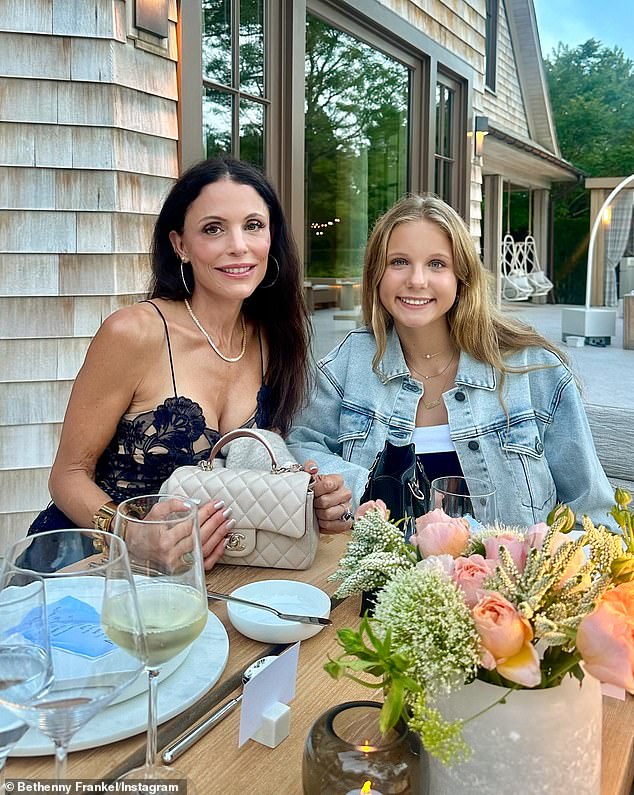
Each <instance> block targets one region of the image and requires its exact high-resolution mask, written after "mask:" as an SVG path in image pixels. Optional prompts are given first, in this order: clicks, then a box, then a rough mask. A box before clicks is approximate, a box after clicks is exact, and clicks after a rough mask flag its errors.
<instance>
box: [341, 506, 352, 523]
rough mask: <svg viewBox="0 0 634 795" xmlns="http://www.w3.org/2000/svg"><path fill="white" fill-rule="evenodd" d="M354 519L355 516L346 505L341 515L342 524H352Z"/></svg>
mask: <svg viewBox="0 0 634 795" xmlns="http://www.w3.org/2000/svg"><path fill="white" fill-rule="evenodd" d="M353 519H354V514H353V513H352V511H351V510H350V508H349V507H348V506H347V505H346V509H345V511H344V512H343V513H342V514H341V517H340V519H339V521H340V522H351V521H352V520H353Z"/></svg>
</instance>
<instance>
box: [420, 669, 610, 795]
mask: <svg viewBox="0 0 634 795" xmlns="http://www.w3.org/2000/svg"><path fill="white" fill-rule="evenodd" d="M501 695H503V690H502V688H500V687H496V686H495V685H490V684H488V683H486V682H481V681H479V680H476V681H475V682H473V683H471V684H469V685H466V686H465V687H464V688H462V689H460V690H457V691H454V692H453V693H451V694H450V695H449V696H448V697H446V698H443V699H442V700H439V701H438V702H437V703H438V707H439V708H440V710H441V713H442V714H443V716H444V717H446V718H450V719H456V718H463V719H465V720H467V719H468V718H469V717H471V716H473V715H476V714H477V713H478V712H480V711H481V710H484V709H485V708H486V707H488V706H489V705H491V704H493V703H494V702H495V701H496V700H497V699H499V698H500V696H501ZM601 710H602V699H601V686H600V684H599V682H598V681H597V680H596V679H593V678H592V677H590V676H587V675H586V676H585V677H584V679H583V683H582V684H581V685H580V684H579V682H578V680H577V679H574V678H573V677H572V676H566V677H565V678H564V680H563V682H562V684H561V685H559V686H558V687H553V688H548V689H545V690H514V691H513V692H512V693H511V694H510V695H509V696H508V698H507V700H506V703H504V704H496V706H494V707H492V708H491V709H489V710H487V711H486V712H484V714H482V715H480V716H479V717H477V718H475V719H474V720H471V721H469V722H467V723H466V724H465V726H464V729H463V736H464V739H465V741H466V743H467V744H468V746H469V747H470V748H471V749H472V753H471V756H470V758H469V759H468V761H466V762H464V763H461V764H454V765H453V766H444V765H443V764H442V763H441V762H439V761H438V760H437V759H435V758H434V757H430V789H429V792H430V795H473V793H478V795H562V793H565V792H570V793H573V792H574V793H575V795H599V793H600V790H601Z"/></svg>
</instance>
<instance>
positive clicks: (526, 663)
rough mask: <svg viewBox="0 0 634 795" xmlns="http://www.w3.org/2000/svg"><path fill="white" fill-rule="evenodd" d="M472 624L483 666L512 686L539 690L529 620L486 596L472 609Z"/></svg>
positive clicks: (493, 595) (491, 595) (507, 604)
mask: <svg viewBox="0 0 634 795" xmlns="http://www.w3.org/2000/svg"><path fill="white" fill-rule="evenodd" d="M473 620H474V622H475V626H476V630H477V631H478V634H479V635H480V640H481V642H482V648H483V655H482V665H483V666H484V667H485V668H489V669H492V668H495V669H496V670H497V672H498V673H499V674H500V675H501V676H503V677H504V678H505V679H508V680H509V681H510V682H517V684H519V685H522V686H523V687H536V686H537V685H538V684H539V683H540V681H541V672H540V669H539V657H538V656H537V651H536V649H535V647H534V646H533V644H532V643H531V641H532V639H533V630H532V627H531V625H530V623H529V622H528V621H527V619H526V618H524V617H523V616H520V614H519V613H518V612H517V610H516V609H515V607H513V605H512V604H511V603H510V602H509V601H508V599H505V598H504V597H503V596H500V594H498V593H495V592H491V591H489V592H487V593H485V594H484V596H483V597H482V598H481V599H480V601H479V602H478V603H477V604H476V606H475V607H474V608H473Z"/></svg>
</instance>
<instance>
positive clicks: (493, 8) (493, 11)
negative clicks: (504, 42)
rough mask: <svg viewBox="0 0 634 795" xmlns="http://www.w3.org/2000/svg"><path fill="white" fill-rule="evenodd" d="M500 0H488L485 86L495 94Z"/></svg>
mask: <svg viewBox="0 0 634 795" xmlns="http://www.w3.org/2000/svg"><path fill="white" fill-rule="evenodd" d="M499 19H500V6H499V0H486V22H485V44H484V47H485V56H484V60H485V69H484V85H485V88H487V89H488V90H489V91H492V92H495V89H496V79H497V62H498V28H499Z"/></svg>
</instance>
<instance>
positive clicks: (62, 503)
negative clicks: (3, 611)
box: [29, 157, 349, 568]
mask: <svg viewBox="0 0 634 795" xmlns="http://www.w3.org/2000/svg"><path fill="white" fill-rule="evenodd" d="M152 270H153V278H152V284H151V289H150V297H149V299H148V300H146V301H142V302H141V303H138V304H135V305H133V306H128V307H125V308H123V309H120V310H118V311H117V312H114V313H113V314H112V315H110V317H108V318H107V319H106V320H105V321H104V323H103V325H102V326H101V328H100V329H99V331H98V332H97V334H96V335H95V337H94V339H93V341H92V342H91V345H90V347H89V349H88V352H87V354H86V359H85V361H84V364H83V366H82V368H81V370H80V372H79V374H78V375H77V379H76V381H75V385H74V387H73V391H72V394H71V397H70V401H69V404H68V409H67V412H66V417H65V420H64V426H63V428H62V435H61V439H60V444H59V449H58V452H57V456H56V459H55V462H54V464H53V468H52V471H51V476H50V479H49V488H50V492H51V495H52V497H53V500H54V502H53V503H52V504H51V505H49V507H48V508H47V509H46V511H44V512H43V513H42V514H40V516H39V517H38V518H37V519H36V521H35V522H34V524H33V526H32V527H31V530H30V531H29V532H38V531H42V530H49V529H54V528H59V527H70V526H73V525H74V526H78V527H93V526H94V527H95V528H100V529H104V528H105V529H108V528H109V526H110V522H111V520H112V518H113V516H114V514H115V512H116V505H117V503H119V502H121V501H122V500H125V499H128V498H130V497H135V496H140V495H143V494H152V493H156V492H157V491H158V490H159V488H160V486H161V484H162V483H163V481H164V480H166V478H167V477H169V475H170V474H171V473H172V471H173V470H174V469H175V468H176V467H179V466H183V465H185V464H196V463H198V462H199V461H200V460H202V459H204V458H205V457H207V456H208V454H209V452H210V449H211V447H212V446H213V445H214V443H215V442H216V441H217V440H218V438H219V437H220V435H221V434H223V433H226V432H227V431H230V430H233V429H235V428H238V427H245V426H257V427H260V428H269V429H274V430H276V431H279V432H280V433H282V434H285V433H286V432H287V431H288V429H289V427H290V422H291V418H292V416H293V413H294V412H295V411H296V410H297V409H298V408H299V407H300V404H301V403H302V400H303V397H304V393H305V387H306V379H307V352H308V315H307V311H306V307H305V303H304V298H303V286H302V267H301V263H300V260H299V256H298V253H297V249H296V246H295V243H294V241H293V238H292V235H291V232H290V230H289V228H288V225H287V222H286V219H285V218H284V214H283V212H282V208H281V206H280V203H279V200H278V198H277V196H276V195H275V192H274V190H273V188H272V187H271V185H270V184H269V183H268V182H267V180H266V179H265V177H264V176H263V175H262V174H261V173H260V172H259V171H258V170H257V169H255V168H254V167H253V166H251V165H249V164H247V163H243V162H241V161H238V160H234V159H232V158H229V157H223V158H217V159H212V160H206V161H203V162H201V163H198V164H196V165H194V166H193V167H192V168H190V169H189V170H188V171H187V172H186V173H185V174H183V176H182V177H181V178H180V179H179V180H178V182H177V183H176V184H175V185H174V186H173V188H172V190H171V191H170V193H169V195H168V197H167V199H166V200H165V203H164V205H163V207H162V209H161V211H160V213H159V216H158V219H157V221H156V225H155V230H154V237H153V242H152ZM313 471H314V472H316V467H313ZM315 496H316V500H315V504H316V508H317V514H318V517H320V523H321V524H322V526H323V529H326V530H333V529H337V528H335V527H332V526H329V525H328V519H329V518H330V512H331V508H332V506H333V505H336V504H338V503H341V502H342V501H344V500H345V499H347V498H348V497H349V492H346V491H345V490H344V489H343V485H342V483H341V481H340V479H337V478H319V479H318V482H317V484H316V493H315ZM335 500H336V501H337V502H335ZM199 520H200V527H201V540H202V546H203V555H204V558H205V566H206V567H207V568H211V567H212V566H213V564H214V563H215V562H216V561H217V560H218V559H219V557H220V556H221V555H222V553H223V551H224V545H225V537H226V535H227V534H228V533H229V532H230V530H231V528H232V526H233V525H232V520H231V508H230V506H225V505H223V504H221V503H220V502H215V503H214V502H211V503H208V504H206V505H205V506H203V507H201V508H200V513H199ZM177 542H178V539H176V538H173V539H172V538H170V539H165V540H164V541H163V543H164V544H165V545H166V548H165V549H164V550H163V553H164V554H165V555H167V554H168V553H169V549H168V547H171V548H174V547H175V546H176V544H177Z"/></svg>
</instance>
